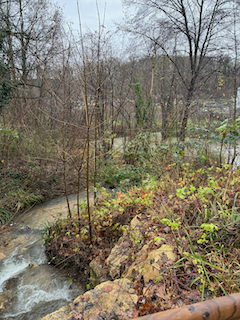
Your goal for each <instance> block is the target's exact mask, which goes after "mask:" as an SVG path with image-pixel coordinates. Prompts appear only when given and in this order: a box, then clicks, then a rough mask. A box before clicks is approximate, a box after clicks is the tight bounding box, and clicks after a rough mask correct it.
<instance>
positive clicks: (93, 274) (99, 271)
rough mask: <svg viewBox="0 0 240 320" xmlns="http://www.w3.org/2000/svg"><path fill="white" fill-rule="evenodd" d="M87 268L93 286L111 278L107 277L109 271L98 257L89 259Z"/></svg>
mask: <svg viewBox="0 0 240 320" xmlns="http://www.w3.org/2000/svg"><path fill="white" fill-rule="evenodd" d="M89 268H90V281H91V283H92V285H93V286H94V287H95V286H97V285H98V284H100V283H101V282H104V281H107V280H111V279H109V276H108V272H109V270H108V268H106V266H105V267H104V266H103V265H102V262H101V261H100V258H99V257H97V258H95V259H94V260H92V261H91V263H90V264H89Z"/></svg>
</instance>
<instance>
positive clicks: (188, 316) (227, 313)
mask: <svg viewBox="0 0 240 320" xmlns="http://www.w3.org/2000/svg"><path fill="white" fill-rule="evenodd" d="M205 319H207V320H239V319H240V293H235V294H231V295H229V296H225V297H220V298H216V299H211V300H207V301H203V302H199V303H195V304H192V305H189V306H185V307H181V308H178V309H171V310H167V311H162V312H158V313H154V314H149V315H147V316H143V317H139V318H136V319H135V320H205Z"/></svg>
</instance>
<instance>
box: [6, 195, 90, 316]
mask: <svg viewBox="0 0 240 320" xmlns="http://www.w3.org/2000/svg"><path fill="white" fill-rule="evenodd" d="M81 198H82V199H85V198H86V195H85V193H84V192H83V193H81V194H80V199H81ZM76 199H77V196H76V195H71V196H70V205H71V209H72V210H73V212H74V210H76V209H77V204H76V202H77V201H76ZM66 216H67V203H66V199H65V197H62V198H60V199H56V200H52V201H49V202H46V203H44V204H41V205H38V206H36V207H34V208H33V209H32V210H30V211H29V212H28V213H26V214H25V215H24V216H23V217H22V218H21V219H20V220H19V221H18V222H17V223H16V224H14V225H13V228H12V230H11V231H9V232H5V233H3V234H1V235H0V319H16V320H31V319H33V320H38V319H41V318H42V317H43V316H45V315H46V314H48V313H51V312H53V311H55V310H57V309H59V308H60V307H61V306H64V305H66V304H68V303H69V302H71V301H72V300H73V299H75V298H76V297H77V296H79V295H81V294H82V293H83V292H84V291H85V285H84V284H82V285H79V284H77V283H75V282H74V281H72V282H71V281H70V282H69V280H70V278H66V277H64V276H63V275H61V274H60V273H58V272H57V270H56V269H55V268H53V267H52V266H51V265H49V264H48V262H47V257H46V255H45V252H44V246H43V243H42V240H41V236H40V230H41V227H42V226H43V224H44V223H47V221H49V222H52V221H54V220H55V219H57V218H59V217H66Z"/></svg>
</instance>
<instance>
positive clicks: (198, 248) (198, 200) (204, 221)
mask: <svg viewBox="0 0 240 320" xmlns="http://www.w3.org/2000/svg"><path fill="white" fill-rule="evenodd" d="M180 152H181V150H178V155H180V156H181V153H180ZM171 156H172V159H173V160H174V157H173V153H172V155H171ZM153 158H154V157H153ZM155 160H156V159H155ZM173 160H172V161H169V164H166V163H159V166H161V168H162V166H164V170H159V171H158V175H156V176H155V177H154V178H153V175H151V176H150V175H149V176H148V178H146V179H145V180H140V179H139V185H138V186H134V187H132V186H130V188H129V183H130V181H126V182H127V183H126V184H125V185H124V184H123V183H122V186H123V187H124V188H123V190H125V191H123V190H122V191H121V190H120V191H117V192H116V196H115V197H113V196H112V194H111V193H110V192H108V191H107V190H105V189H102V196H101V197H100V198H99V199H98V202H97V204H96V206H95V207H92V208H91V213H92V224H93V226H94V228H93V241H92V243H91V244H89V235H88V232H89V230H88V223H87V213H86V211H85V205H86V204H85V203H84V202H82V203H80V204H79V205H80V208H81V209H82V215H81V219H80V221H79V220H78V219H77V215H75V216H74V218H73V219H72V220H69V219H68V220H66V219H65V220H63V219H61V220H58V221H57V222H56V223H55V224H53V225H46V226H45V229H44V231H43V237H44V240H45V244H46V250H47V253H48V255H49V257H50V261H51V263H52V264H54V265H59V266H61V267H67V266H68V267H69V266H73V265H74V266H75V267H76V266H77V269H78V270H81V271H83V272H84V273H85V276H86V275H89V268H88V265H89V262H91V261H92V260H93V259H95V258H96V257H98V261H100V262H101V264H102V266H103V270H104V272H105V275H106V277H105V278H106V279H107V278H109V270H108V266H107V265H106V259H107V257H108V256H109V254H110V252H111V249H112V248H113V246H114V245H115V244H116V243H117V241H118V239H119V237H121V236H122V235H123V233H124V232H125V231H126V228H127V225H128V224H129V223H130V221H131V219H132V218H133V217H135V216H136V215H140V216H141V217H142V218H141V219H142V222H143V223H144V228H143V230H142V235H143V237H141V238H138V237H137V236H136V234H134V233H132V234H131V236H130V237H129V239H128V241H129V243H130V247H131V250H130V251H129V257H128V259H127V261H126V263H125V265H124V267H123V268H122V269H121V275H120V276H123V277H124V275H125V274H126V272H127V270H128V268H129V267H130V265H131V264H132V263H133V262H134V261H135V259H136V256H137V254H138V252H139V251H140V250H141V248H142V247H143V245H144V244H146V243H149V242H150V241H152V242H153V246H154V243H156V245H157V243H158V242H159V241H164V242H165V243H168V244H170V245H171V246H174V247H175V251H176V253H177V256H178V259H177V262H175V263H174V264H172V265H170V266H168V267H163V268H162V269H161V270H159V277H157V278H155V279H152V281H151V282H150V283H145V284H144V283H143V280H142V278H141V277H136V279H135V287H136V290H137V292H138V295H139V303H138V306H139V315H144V314H147V313H153V312H157V311H160V310H165V309H168V308H170V307H171V306H172V305H173V304H176V301H177V299H179V298H181V299H182V301H183V302H184V303H186V304H190V303H193V302H197V301H201V300H204V299H208V298H210V297H216V296H221V295H224V294H230V293H233V292H238V291H239V283H240V277H239V274H240V264H239V262H238V261H239V251H240V245H239V240H240V234H239V225H240V195H239V192H240V177H239V172H238V171H236V172H235V173H233V172H232V168H231V166H230V165H224V166H222V167H219V166H217V165H216V164H214V163H212V165H211V160H209V161H208V162H206V161H205V162H203V161H202V160H201V158H197V159H195V160H187V159H186V158H185V159H184V158H183V154H182V156H181V157H180V158H179V161H177V162H174V161H173ZM116 161H117V160H116ZM153 161H154V160H153ZM166 161H167V160H166ZM115 165H116V163H115ZM133 165H137V163H135V164H131V166H133ZM151 165H152V162H151V157H150V160H149V162H148V165H146V166H149V167H150V168H151ZM152 169H153V172H154V170H156V167H155V166H153V165H152ZM111 170H112V168H111ZM121 170H126V171H127V170H129V167H128V164H127V163H126V161H125V163H124V165H123V166H122V167H121ZM140 170H144V168H142V169H140ZM140 170H139V171H140ZM116 177H117V175H115V176H113V179H116ZM124 180H126V179H123V181H124ZM132 181H133V183H134V179H133V180H132ZM118 182H119V181H118ZM116 185H117V184H116ZM118 185H119V187H120V183H119V184H118ZM163 285H164V288H165V289H164V292H165V294H166V295H167V297H168V298H167V299H166V300H164V303H163V302H161V303H160V304H159V301H158V299H157V294H156V292H159V288H160V286H163ZM143 301H144V302H143Z"/></svg>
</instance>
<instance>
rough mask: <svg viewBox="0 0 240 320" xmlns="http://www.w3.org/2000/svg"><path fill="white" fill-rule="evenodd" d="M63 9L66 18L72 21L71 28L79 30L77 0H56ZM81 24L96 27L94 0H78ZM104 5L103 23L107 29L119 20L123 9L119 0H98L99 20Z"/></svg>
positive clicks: (91, 27) (93, 28)
mask: <svg viewBox="0 0 240 320" xmlns="http://www.w3.org/2000/svg"><path fill="white" fill-rule="evenodd" d="M56 1H57V3H59V6H60V7H61V8H62V9H63V14H64V16H65V18H66V20H68V21H71V22H72V23H73V29H76V30H79V27H78V13H77V0H56ZM78 2H79V7H80V14H81V19H82V25H83V26H85V25H87V26H88V27H89V28H90V29H91V30H97V29H98V18H97V9H96V0H78ZM105 5H106V14H105V23H104V25H105V26H106V27H107V28H108V29H109V28H111V25H113V23H114V22H118V23H119V22H121V19H122V18H123V11H122V5H121V0H98V7H99V11H100V16H101V22H102V20H103V17H104V8H105Z"/></svg>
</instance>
